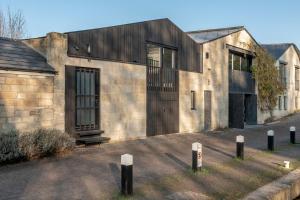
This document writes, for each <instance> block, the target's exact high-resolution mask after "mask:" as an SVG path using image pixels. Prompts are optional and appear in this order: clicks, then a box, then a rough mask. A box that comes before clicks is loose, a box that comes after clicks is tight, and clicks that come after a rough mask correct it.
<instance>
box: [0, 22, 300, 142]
mask: <svg viewBox="0 0 300 200" xmlns="http://www.w3.org/2000/svg"><path fill="white" fill-rule="evenodd" d="M251 44H257V42H256V41H255V39H254V38H253V37H252V36H251V34H250V33H249V32H248V31H247V30H246V29H245V28H244V27H232V28H225V29H213V30H201V31H193V32H188V33H185V32H183V31H182V30H181V29H180V28H178V27H177V26H176V25H175V24H174V23H172V22H171V21H170V20H169V19H159V20H152V21H145V22H139V23H133V24H125V25H119V26H113V27H106V28H99V29H92V30H83V31H75V32H68V33H55V32H52V33H48V34H47V35H46V36H45V37H40V38H31V39H26V40H22V41H14V40H7V39H0V47H2V48H1V50H0V62H1V63H0V89H1V92H0V95H1V96H0V102H1V103H2V104H1V107H0V108H1V116H0V125H1V127H2V130H3V131H7V130H10V129H18V130H22V131H29V130H34V129H37V128H56V129H59V130H61V131H66V132H68V133H69V134H70V135H72V136H74V137H75V138H76V139H77V140H78V141H80V142H86V143H88V142H101V141H107V139H110V141H118V140H125V139H133V138H144V137H147V136H154V135H161V134H169V133H191V132H200V131H203V130H213V129H219V128H226V127H234V128H243V127H244V125H245V124H257V123H260V122H263V121H264V120H265V118H266V117H265V116H264V113H261V112H259V110H258V106H257V91H256V89H255V81H254V80H253V78H252V74H251V65H252V60H253V59H255V54H254V53H253V52H251V49H250V46H251ZM297 51H298V49H296V47H295V46H294V47H293V46H292V47H291V48H290V49H288V50H287V51H286V53H285V54H283V55H282V56H281V58H280V59H279V60H280V62H282V61H284V62H285V63H289V64H291V66H293V67H294V68H293V70H295V71H296V70H297V72H299V70H298V67H299V59H298V60H296V56H295V55H296V53H295V52H297ZM291 59H292V60H293V61H290V60H291ZM287 60H288V61H287ZM278 62H279V61H278ZM291 68H292V67H291ZM295 71H293V72H292V73H293V74H292V75H291V76H294V78H295V79H293V80H292V79H291V80H290V84H291V86H290V87H291V88H290V89H291V92H293V91H298V90H299V80H298V78H299V75H298V76H297V75H296V74H295ZM292 82H293V83H292ZM296 82H297V83H298V90H296V87H297V86H296ZM293 94H294V95H295V96H291V97H289V98H288V99H289V101H291V102H290V103H293V105H294V106H293V107H289V108H290V109H292V110H293V111H294V110H295V109H296V108H297V105H298V104H297V103H298V101H295V99H298V97H299V96H298V93H297V92H296V93H293ZM296 102H297V103H296ZM104 138H105V140H104Z"/></svg>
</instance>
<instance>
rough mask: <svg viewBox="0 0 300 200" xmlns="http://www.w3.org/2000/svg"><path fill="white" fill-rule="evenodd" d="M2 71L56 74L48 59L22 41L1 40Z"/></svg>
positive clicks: (0, 66) (0, 60)
mask: <svg viewBox="0 0 300 200" xmlns="http://www.w3.org/2000/svg"><path fill="white" fill-rule="evenodd" d="M0 69H2V70H13V71H31V72H41V73H55V70H54V68H53V67H51V66H50V65H49V64H48V63H47V61H46V59H45V58H44V57H43V56H42V55H41V54H39V53H37V52H36V51H34V50H33V49H32V48H30V47H29V46H27V45H26V44H24V43H23V42H22V41H20V40H12V39H7V38H0Z"/></svg>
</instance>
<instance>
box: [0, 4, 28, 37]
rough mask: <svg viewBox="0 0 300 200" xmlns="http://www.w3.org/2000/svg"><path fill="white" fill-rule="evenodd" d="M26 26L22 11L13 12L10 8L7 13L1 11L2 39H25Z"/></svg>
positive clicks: (0, 31)
mask: <svg viewBox="0 0 300 200" xmlns="http://www.w3.org/2000/svg"><path fill="white" fill-rule="evenodd" d="M25 26H26V21H25V17H24V15H23V12H22V11H21V10H17V11H11V10H10V8H9V7H8V8H7V11H6V12H5V13H4V12H3V11H2V10H0V37H7V38H11V39H20V38H23V37H24V36H25V34H26V31H25Z"/></svg>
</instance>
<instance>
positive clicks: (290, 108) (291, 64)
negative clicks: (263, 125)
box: [260, 43, 300, 122]
mask: <svg viewBox="0 0 300 200" xmlns="http://www.w3.org/2000/svg"><path fill="white" fill-rule="evenodd" d="M262 46H263V47H264V48H265V49H266V50H267V51H268V52H269V54H270V55H272V57H273V58H274V59H275V60H276V62H275V66H276V67H277V68H278V71H279V76H280V81H281V83H282V84H283V86H284V88H285V90H284V93H283V94H282V95H279V96H278V101H277V107H276V108H275V110H274V112H273V117H275V118H281V117H283V116H286V115H289V114H292V113H294V112H296V111H298V110H299V109H300V107H299V106H300V104H299V102H300V99H299V98H300V92H299V86H300V85H299V84H300V83H299V80H300V74H299V73H300V53H299V49H298V47H297V46H296V45H295V44H293V43H282V44H264V45H262ZM269 117H270V115H269V113H260V122H263V121H264V120H265V119H267V118H269Z"/></svg>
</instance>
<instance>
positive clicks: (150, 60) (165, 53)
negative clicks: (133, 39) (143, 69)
mask: <svg viewBox="0 0 300 200" xmlns="http://www.w3.org/2000/svg"><path fill="white" fill-rule="evenodd" d="M176 57H177V51H176V50H174V49H170V48H165V47H161V46H158V45H154V44H147V64H148V65H149V66H151V67H164V68H173V69H174V68H176Z"/></svg>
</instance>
